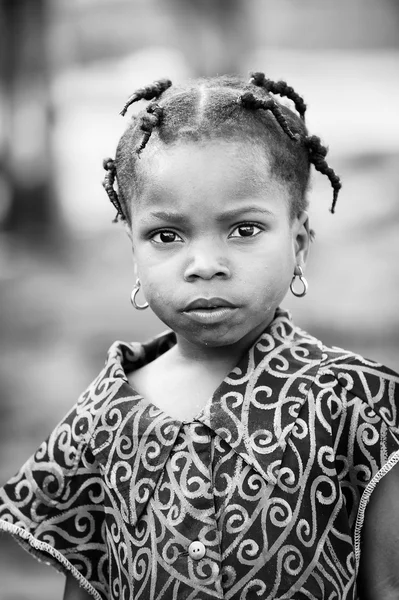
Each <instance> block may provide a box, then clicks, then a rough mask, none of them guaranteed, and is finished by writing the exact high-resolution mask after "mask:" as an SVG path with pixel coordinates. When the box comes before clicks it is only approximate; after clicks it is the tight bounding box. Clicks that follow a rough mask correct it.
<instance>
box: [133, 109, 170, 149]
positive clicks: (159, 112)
mask: <svg viewBox="0 0 399 600" xmlns="http://www.w3.org/2000/svg"><path fill="white" fill-rule="evenodd" d="M162 116H163V108H162V107H161V106H159V104H155V103H152V104H149V105H148V106H147V114H146V113H144V115H143V116H142V117H141V124H140V129H141V130H142V131H144V135H143V139H142V140H141V143H140V145H139V146H138V147H137V149H136V152H137V154H140V152H141V151H142V150H144V148H145V147H146V145H147V142H148V140H149V139H150V137H151V133H152V130H153V129H154V127H156V126H157V125H159V124H160V123H161V121H162Z"/></svg>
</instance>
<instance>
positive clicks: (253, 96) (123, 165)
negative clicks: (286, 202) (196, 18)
mask: <svg viewBox="0 0 399 600" xmlns="http://www.w3.org/2000/svg"><path fill="white" fill-rule="evenodd" d="M171 85H172V84H171V81H170V80H168V79H160V80H157V81H155V82H154V83H153V84H152V85H149V86H146V87H144V88H140V89H138V90H136V92H134V93H133V94H132V95H131V96H130V97H129V99H128V100H127V102H126V104H125V105H124V107H123V109H122V111H121V114H125V113H126V111H127V109H128V107H129V106H130V105H131V104H132V103H133V102H137V101H139V100H142V99H145V100H150V103H149V104H148V105H147V107H146V109H145V110H143V111H141V112H140V113H139V114H138V115H137V116H134V117H133V118H132V119H131V121H130V123H129V124H128V127H127V129H126V130H125V132H124V134H123V135H122V137H121V139H120V141H119V143H118V147H117V151H116V157H115V160H114V161H112V159H106V161H104V168H106V170H107V174H106V176H105V179H104V182H103V185H104V188H105V190H106V191H107V194H108V196H109V199H110V201H111V202H112V204H113V205H114V206H115V208H116V209H117V217H116V220H118V219H122V220H126V221H127V222H128V223H130V222H131V205H130V203H131V202H132V200H134V198H135V197H137V194H138V185H139V180H140V177H139V171H140V167H139V163H140V155H141V153H142V152H143V151H144V150H145V148H146V146H147V144H148V143H149V142H150V140H151V139H152V138H154V139H153V141H152V143H153V144H154V145H155V144H164V145H171V144H174V143H177V142H179V141H186V142H187V141H191V142H198V141H201V140H202V141H205V142H206V141H211V140H215V139H224V140H235V141H241V142H243V141H244V142H250V143H252V144H255V145H256V146H257V148H259V147H260V148H264V151H265V152H266V153H267V156H268V158H269V160H270V163H271V172H272V174H273V176H275V177H276V178H277V179H278V180H280V181H281V182H282V183H284V184H285V185H287V186H288V188H289V192H290V197H291V207H290V208H291V210H290V214H291V217H294V216H295V215H298V214H299V213H300V212H302V211H303V210H305V209H306V208H307V204H308V202H307V197H306V196H307V194H306V193H307V189H308V183H309V174H310V165H311V164H313V165H314V167H315V168H316V170H317V171H319V172H320V173H322V174H323V175H326V176H327V177H328V178H329V180H330V183H331V186H332V188H333V201H332V205H331V212H334V211H335V206H336V202H337V198H338V192H339V190H340V188H341V181H340V178H339V177H338V175H337V174H336V173H335V171H334V170H333V169H332V168H331V167H330V166H329V165H328V163H327V161H326V156H327V152H328V149H327V147H326V146H323V144H322V143H321V140H320V138H319V137H317V136H314V135H312V136H309V134H308V131H307V128H306V125H305V111H306V104H305V102H304V100H303V98H302V97H301V96H300V95H299V94H297V93H296V92H295V90H294V89H293V88H292V87H290V86H289V85H288V84H287V83H286V82H285V81H278V82H274V81H272V80H270V79H266V77H265V75H264V74H263V73H259V72H255V73H252V74H251V79H250V80H249V82H245V81H244V80H243V79H241V78H237V77H230V76H219V77H212V78H208V79H199V80H195V81H192V82H188V84H187V85H185V86H184V87H171ZM276 95H278V96H280V97H285V98H287V99H288V100H290V101H292V103H293V105H294V109H295V110H291V109H290V108H288V107H287V106H286V105H285V104H283V103H281V102H279V101H278V99H277V98H276V97H275V96H276ZM154 147H155V146H154ZM115 180H116V181H117V186H118V192H117V191H116V190H115V188H114V182H115Z"/></svg>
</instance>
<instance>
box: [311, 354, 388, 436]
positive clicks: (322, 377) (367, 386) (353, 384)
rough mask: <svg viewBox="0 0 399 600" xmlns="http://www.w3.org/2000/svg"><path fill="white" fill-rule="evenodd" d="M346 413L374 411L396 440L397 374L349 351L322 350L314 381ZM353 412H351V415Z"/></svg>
mask: <svg viewBox="0 0 399 600" xmlns="http://www.w3.org/2000/svg"><path fill="white" fill-rule="evenodd" d="M317 383H318V385H319V386H320V388H321V389H325V388H328V387H330V388H331V390H332V391H333V393H334V394H335V396H336V397H337V398H339V400H340V403H341V404H342V405H344V407H345V408H346V409H348V410H349V409H350V408H352V409H353V410H360V411H361V412H362V413H364V412H365V411H366V412H367V411H368V413H367V414H370V410H371V411H373V412H374V413H375V414H376V415H378V417H379V418H380V419H381V420H382V421H383V422H384V423H385V425H386V426H387V427H389V428H390V429H391V431H392V433H394V434H395V436H396V437H397V438H398V439H399V374H398V373H396V372H395V371H393V370H392V369H390V368H388V367H386V366H385V365H383V364H381V363H379V362H376V361H374V360H370V359H368V358H365V357H363V356H361V355H359V354H356V353H354V352H351V351H347V350H343V349H342V348H337V347H328V346H325V345H323V346H322V360H321V363H320V368H319V372H318V377H317ZM353 410H352V412H353Z"/></svg>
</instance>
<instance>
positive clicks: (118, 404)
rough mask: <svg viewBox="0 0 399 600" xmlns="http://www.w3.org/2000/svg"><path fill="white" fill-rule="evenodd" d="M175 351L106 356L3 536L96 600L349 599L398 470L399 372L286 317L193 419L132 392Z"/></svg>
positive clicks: (12, 497) (19, 479) (3, 523)
mask: <svg viewBox="0 0 399 600" xmlns="http://www.w3.org/2000/svg"><path fill="white" fill-rule="evenodd" d="M174 343H175V337H174V334H172V333H171V332H169V333H166V334H163V335H161V336H158V337H157V338H156V339H155V340H153V341H152V342H149V343H148V344H143V345H142V344H126V343H123V342H117V343H115V344H114V345H113V346H112V347H111V349H110V352H109V356H108V360H107V363H106V366H105V368H104V370H103V371H102V372H101V373H100V375H99V376H98V377H97V379H96V380H95V381H94V382H93V384H92V385H91V386H90V387H89V388H88V390H87V391H86V392H85V393H84V394H83V395H82V396H81V398H80V399H79V401H78V402H77V404H76V405H75V406H74V407H73V409H72V410H71V411H70V412H69V414H68V415H67V416H66V417H65V418H64V419H63V420H62V421H61V423H60V424H59V425H58V426H57V427H56V428H55V430H54V431H53V432H52V434H51V435H50V436H49V438H48V440H47V441H46V442H44V443H43V444H42V445H41V446H40V447H39V449H38V450H37V452H36V453H35V455H34V456H32V457H31V458H30V459H29V460H28V461H27V463H26V464H25V465H24V466H23V467H22V469H21V470H20V472H19V473H18V474H17V475H16V476H15V477H13V478H12V479H11V480H10V481H9V482H8V483H7V484H6V485H5V486H4V488H2V489H1V490H0V519H1V520H0V529H4V530H5V531H8V532H10V533H11V534H13V535H15V537H16V538H17V539H18V540H19V541H20V542H21V543H22V544H23V545H24V546H25V547H26V548H27V549H29V550H30V551H31V552H32V553H34V554H35V555H36V556H37V557H39V558H41V559H42V560H46V561H47V562H50V563H52V564H53V565H54V566H56V567H58V568H60V569H61V570H63V571H64V572H68V571H70V572H71V573H72V574H73V575H74V576H75V577H76V578H77V579H78V581H79V582H80V583H81V584H82V585H83V586H84V587H85V589H87V590H88V591H89V592H90V593H91V594H92V596H93V597H95V598H97V600H119V599H123V600H132V599H133V598H134V600H175V599H176V600H177V599H179V600H180V598H187V599H190V600H198V599H199V598H200V599H201V600H208V599H211V598H220V599H222V598H224V599H226V600H252V599H255V598H262V600H272V599H273V600H274V599H281V600H282V599H290V598H295V600H304V599H305V598H306V599H309V598H314V599H316V598H317V600H327V598H336V599H337V600H345V599H349V598H353V597H354V594H355V585H356V568H357V561H358V553H357V554H356V555H355V548H358V547H359V536H360V533H361V524H362V518H363V517H361V518H359V506H361V505H362V503H363V504H365V502H366V500H367V496H368V494H369V493H371V491H372V489H374V487H375V485H376V484H377V483H378V481H379V479H380V478H381V476H382V475H383V474H384V473H385V472H386V471H387V470H389V468H392V466H393V465H395V464H396V463H397V462H398V461H399V452H398V450H399V430H398V407H397V390H398V383H399V377H398V375H396V374H395V373H393V372H392V371H390V370H388V369H386V368H385V367H383V366H381V365H379V364H377V363H374V362H372V361H369V360H366V359H364V358H362V357H360V356H357V355H354V354H352V353H350V352H347V351H345V350H341V349H339V348H327V347H325V346H323V345H322V344H321V342H319V341H318V340H316V339H315V338H313V337H312V336H310V335H309V334H307V333H305V332H304V331H302V330H300V329H298V328H297V327H295V326H294V325H293V323H292V321H291V320H290V318H289V315H288V314H287V313H285V312H284V311H282V310H279V311H278V313H277V315H276V317H275V319H274V321H273V323H272V324H271V326H269V327H268V328H267V329H266V330H265V332H264V333H263V334H262V336H261V337H260V338H259V339H258V340H257V342H256V343H255V344H254V345H253V347H252V348H251V349H250V350H249V351H248V352H247V353H246V354H245V356H243V358H242V359H241V360H240V362H239V363H238V365H237V366H236V367H235V368H234V369H233V370H232V371H231V373H230V374H229V375H228V376H227V377H226V379H225V380H224V381H223V382H222V384H221V385H220V386H219V388H218V389H217V390H216V391H215V393H214V394H213V397H212V398H211V399H210V400H209V402H208V404H207V405H206V407H205V409H204V410H203V411H201V412H200V413H199V414H198V415H197V417H196V418H195V419H193V420H192V422H189V423H187V422H184V423H183V422H180V421H178V420H176V419H173V418H171V417H170V416H169V415H167V414H166V413H165V412H163V411H162V410H160V409H159V408H158V407H156V406H155V405H154V404H151V403H150V402H148V401H146V400H145V399H144V398H143V397H142V396H140V395H139V394H138V393H136V392H135V391H134V390H133V389H132V388H131V387H130V385H129V383H128V380H127V374H128V373H129V372H130V371H132V370H133V369H135V368H137V367H138V366H141V365H143V364H145V363H146V362H149V361H151V360H154V359H155V358H156V356H158V355H159V354H161V353H162V352H165V351H166V350H167V349H168V348H170V347H171V346H172V345H173V344H174ZM193 541H199V542H201V543H202V544H203V546H204V548H205V555H204V556H203V557H202V558H201V559H199V560H196V559H195V558H192V556H191V555H190V544H191V543H192V542H193Z"/></svg>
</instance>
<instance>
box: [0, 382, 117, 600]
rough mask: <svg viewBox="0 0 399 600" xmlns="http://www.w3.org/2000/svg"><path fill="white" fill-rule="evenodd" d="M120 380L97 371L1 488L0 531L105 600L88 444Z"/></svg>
mask: <svg viewBox="0 0 399 600" xmlns="http://www.w3.org/2000/svg"><path fill="white" fill-rule="evenodd" d="M115 386H117V387H119V386H120V382H115V380H114V381H113V382H112V381H110V380H108V381H105V382H104V378H103V377H101V375H100V376H99V377H98V378H97V379H96V380H95V381H94V382H93V384H92V385H91V386H90V387H89V388H88V390H87V391H86V392H85V393H84V394H83V395H82V396H81V397H80V399H79V401H78V402H77V404H76V405H75V406H74V407H73V409H72V410H71V411H70V412H69V413H68V414H67V415H66V417H65V418H64V419H63V420H62V421H61V422H60V423H59V424H58V425H57V427H56V428H55V429H54V431H53V432H52V433H51V434H50V436H49V437H48V439H47V440H46V441H45V442H43V443H42V444H41V445H40V447H39V448H38V450H37V451H36V452H35V454H33V455H32V456H31V457H30V458H29V459H28V461H27V462H26V463H25V464H24V465H23V467H22V468H21V469H20V471H19V472H18V473H17V474H16V475H15V476H14V477H12V478H11V479H10V480H9V481H8V482H7V483H6V485H5V486H4V487H3V488H0V530H3V531H5V532H8V533H10V534H11V535H13V536H14V537H15V539H16V540H17V541H18V542H19V543H20V544H21V545H22V546H23V547H24V548H25V549H26V550H28V551H29V552H30V553H32V554H33V555H34V556H36V558H38V559H39V560H42V561H44V562H46V563H47V564H51V565H52V566H54V567H56V568H57V569H58V570H60V571H62V572H64V573H65V574H66V573H70V574H71V575H73V576H74V577H75V578H76V579H77V580H78V582H79V583H80V585H81V586H82V587H83V588H84V589H85V590H87V591H88V592H89V593H91V595H92V596H93V597H94V598H97V600H105V599H106V598H107V585H108V583H107V582H108V573H107V571H108V561H107V552H106V543H105V519H104V487H103V486H104V483H103V480H102V478H101V476H100V473H99V471H98V468H97V466H96V462H95V460H94V458H93V455H92V453H91V451H90V448H89V445H88V442H89V440H90V438H91V436H92V432H93V428H94V427H95V422H96V418H97V417H98V414H99V413H100V412H101V407H102V406H103V404H104V402H106V400H107V398H108V397H109V396H110V395H112V394H113V391H114V390H113V389H112V388H115Z"/></svg>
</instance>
